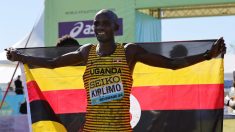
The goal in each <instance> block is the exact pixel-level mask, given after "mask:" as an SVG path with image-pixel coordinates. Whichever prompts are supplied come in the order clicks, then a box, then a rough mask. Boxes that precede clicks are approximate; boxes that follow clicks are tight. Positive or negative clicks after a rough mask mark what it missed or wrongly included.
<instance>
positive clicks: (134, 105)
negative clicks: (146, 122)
mask: <svg viewBox="0 0 235 132" xmlns="http://www.w3.org/2000/svg"><path fill="white" fill-rule="evenodd" d="M130 113H131V116H132V117H131V122H130V123H131V127H132V128H134V127H135V126H136V125H137V123H138V122H139V121H140V117H141V108H140V104H139V101H138V100H137V99H136V98H135V96H134V95H132V94H131V95H130Z"/></svg>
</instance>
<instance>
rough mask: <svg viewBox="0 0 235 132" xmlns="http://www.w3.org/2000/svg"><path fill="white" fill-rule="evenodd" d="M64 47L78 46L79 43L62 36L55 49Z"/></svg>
mask: <svg viewBox="0 0 235 132" xmlns="http://www.w3.org/2000/svg"><path fill="white" fill-rule="evenodd" d="M64 46H79V43H78V41H77V40H76V39H74V38H72V37H70V36H68V35H66V36H63V37H62V38H61V39H60V40H59V42H58V43H57V44H56V47H64Z"/></svg>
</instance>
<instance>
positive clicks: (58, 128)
mask: <svg viewBox="0 0 235 132" xmlns="http://www.w3.org/2000/svg"><path fill="white" fill-rule="evenodd" d="M32 130H33V132H67V130H66V129H65V127H64V126H63V125H62V124H60V123H58V122H54V121H38V122H35V123H33V124H32Z"/></svg>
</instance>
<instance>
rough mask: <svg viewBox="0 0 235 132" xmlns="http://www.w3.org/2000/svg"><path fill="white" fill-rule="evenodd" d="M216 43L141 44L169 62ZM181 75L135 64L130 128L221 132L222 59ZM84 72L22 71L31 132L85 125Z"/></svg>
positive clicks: (54, 50)
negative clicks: (168, 59)
mask: <svg viewBox="0 0 235 132" xmlns="http://www.w3.org/2000/svg"><path fill="white" fill-rule="evenodd" d="M214 42H215V40H200V41H182V42H161V43H160V42H159V43H142V44H140V46H142V47H143V48H145V49H146V50H148V51H149V52H152V53H157V54H161V55H163V56H166V57H169V58H176V57H184V56H190V55H195V54H199V53H203V52H205V51H206V50H208V49H210V47H211V45H212V44H213V43H214ZM76 49H78V47H48V48H24V49H19V50H20V52H23V53H24V54H26V55H31V56H39V57H46V58H51V57H56V56H58V55H61V54H64V53H67V52H69V51H74V50H76ZM221 56H222V55H220V56H218V57H217V58H213V59H211V60H208V61H203V62H200V63H197V64H195V65H192V66H189V67H186V68H182V69H179V70H170V69H164V68H157V67H151V66H147V65H145V64H142V63H137V64H136V66H135V70H134V73H133V78H134V83H133V88H132V92H131V93H132V94H131V96H130V100H131V109H130V113H131V114H130V115H131V122H130V123H131V126H132V127H133V130H134V132H156V131H157V132H222V125H223V97H224V93H223V91H224V89H223V58H222V57H221ZM84 71H85V66H68V67H62V68H55V69H46V68H41V67H38V66H33V65H27V64H25V65H24V72H25V76H26V83H27V91H28V99H29V100H28V103H29V106H30V116H31V120H32V130H33V131H34V132H37V131H38V132H41V131H55V132H65V131H68V132H78V131H79V129H80V128H82V126H83V124H84V122H85V113H86V106H87V99H86V97H87V96H86V90H85V89H84V86H83V80H82V76H83V73H84Z"/></svg>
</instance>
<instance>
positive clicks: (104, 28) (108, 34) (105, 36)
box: [94, 12, 118, 42]
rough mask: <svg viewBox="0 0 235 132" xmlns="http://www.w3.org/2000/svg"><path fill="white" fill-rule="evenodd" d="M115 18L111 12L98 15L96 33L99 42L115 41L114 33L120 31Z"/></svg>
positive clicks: (95, 21)
mask: <svg viewBox="0 0 235 132" xmlns="http://www.w3.org/2000/svg"><path fill="white" fill-rule="evenodd" d="M115 18H116V17H115V16H113V15H112V13H110V12H101V13H99V12H98V13H97V14H96V16H95V19H94V31H95V35H96V38H97V40H98V41H99V42H109V41H114V33H115V31H117V29H118V28H117V27H118V26H117V24H116V20H115Z"/></svg>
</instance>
